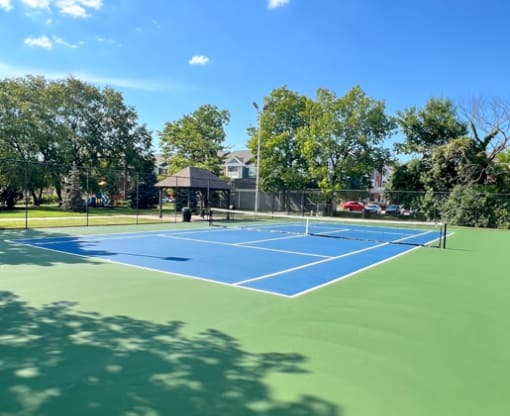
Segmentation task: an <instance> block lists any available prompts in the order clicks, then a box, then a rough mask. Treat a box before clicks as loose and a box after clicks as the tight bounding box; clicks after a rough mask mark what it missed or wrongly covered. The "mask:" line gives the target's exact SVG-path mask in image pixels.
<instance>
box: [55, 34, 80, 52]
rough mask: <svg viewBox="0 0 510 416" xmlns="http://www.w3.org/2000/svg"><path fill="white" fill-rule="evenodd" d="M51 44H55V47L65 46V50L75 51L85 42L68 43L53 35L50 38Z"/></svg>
mask: <svg viewBox="0 0 510 416" xmlns="http://www.w3.org/2000/svg"><path fill="white" fill-rule="evenodd" d="M52 39H53V42H55V44H56V45H60V46H65V47H66V48H71V49H76V48H77V47H79V46H82V45H84V43H85V42H83V41H80V42H78V43H69V42H66V41H65V40H64V39H62V38H59V37H58V36H55V35H53V36H52Z"/></svg>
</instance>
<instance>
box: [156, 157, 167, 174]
mask: <svg viewBox="0 0 510 416" xmlns="http://www.w3.org/2000/svg"><path fill="white" fill-rule="evenodd" d="M155 156H156V167H155V168H154V173H155V174H156V176H161V175H168V162H167V161H166V160H164V159H163V156H161V155H155Z"/></svg>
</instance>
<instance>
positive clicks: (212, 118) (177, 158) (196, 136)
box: [159, 104, 230, 175]
mask: <svg viewBox="0 0 510 416" xmlns="http://www.w3.org/2000/svg"><path fill="white" fill-rule="evenodd" d="M229 121H230V113H229V112H228V111H227V110H219V109H218V108H217V107H216V106H213V105H209V104H208V105H203V106H201V107H199V108H198V109H197V110H195V111H194V112H193V113H191V114H188V115H185V116H184V117H182V118H181V119H179V120H177V121H174V122H167V123H166V124H165V127H164V128H163V131H162V132H160V133H159V137H160V142H161V150H162V153H163V157H164V159H165V160H166V161H167V162H168V171H169V173H170V174H174V173H176V172H178V171H179V170H181V169H183V168H185V167H188V166H196V167H200V168H204V169H207V170H209V171H210V172H213V173H214V174H216V175H218V174H219V173H220V170H221V164H222V163H221V162H222V156H221V154H222V153H223V152H224V150H225V146H224V144H223V142H224V141H225V136H226V134H225V126H226V125H227V124H228V122H229Z"/></svg>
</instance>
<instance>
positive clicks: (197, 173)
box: [154, 166, 230, 190]
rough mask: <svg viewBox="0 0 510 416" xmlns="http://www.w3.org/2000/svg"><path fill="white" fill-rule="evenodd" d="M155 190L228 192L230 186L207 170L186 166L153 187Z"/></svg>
mask: <svg viewBox="0 0 510 416" xmlns="http://www.w3.org/2000/svg"><path fill="white" fill-rule="evenodd" d="M154 186H155V187H156V188H196V189H205V188H209V189H220V190H229V189H230V185H229V184H228V183H227V182H225V181H224V180H222V179H220V178H218V177H217V176H216V175H213V174H212V173H211V172H209V171H208V170H207V169H202V168H196V167H193V166H188V167H187V168H184V169H182V170H180V171H179V172H177V173H176V174H175V175H172V176H169V177H168V178H165V179H163V180H161V181H159V182H158V183H156V184H155V185H154Z"/></svg>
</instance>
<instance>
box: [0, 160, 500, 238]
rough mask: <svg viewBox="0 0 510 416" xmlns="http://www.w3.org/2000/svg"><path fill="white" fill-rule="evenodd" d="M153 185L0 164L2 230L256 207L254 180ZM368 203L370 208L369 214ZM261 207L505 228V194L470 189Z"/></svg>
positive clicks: (125, 177) (286, 199) (141, 176)
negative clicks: (353, 205)
mask: <svg viewBox="0 0 510 416" xmlns="http://www.w3.org/2000/svg"><path fill="white" fill-rule="evenodd" d="M155 182H156V175H155V173H152V172H149V173H147V172H145V173H144V172H137V171H135V170H132V169H102V168H100V167H93V168H90V167H89V168H83V167H77V166H72V165H66V164H50V163H42V162H26V161H19V160H12V159H2V158H0V228H35V227H54V226H59V225H72V226H91V225H113V224H140V223H144V224H145V223H161V222H180V221H182V220H183V209H184V208H186V209H187V210H189V211H190V212H191V213H192V214H193V215H196V216H197V217H196V218H197V219H205V216H206V214H207V209H208V208H210V207H217V208H231V209H239V210H254V209H255V201H256V198H255V192H256V191H255V183H254V182H253V183H252V182H249V183H248V182H246V183H243V182H236V181H233V182H232V183H230V184H229V183H226V182H225V181H222V180H220V179H212V178H211V177H195V178H189V177H176V176H172V177H169V178H166V179H165V180H163V181H162V182H161V183H163V185H161V183H160V184H159V185H158V187H155V186H154V185H155ZM348 201H355V202H359V203H361V204H362V205H360V206H361V209H352V208H351V209H349V208H347V206H346V202H348ZM371 203H374V204H377V205H376V208H375V210H368V209H366V208H367V205H369V204H371ZM258 205H259V206H258V210H259V211H262V212H285V213H292V214H299V215H311V216H320V215H332V216H343V217H364V218H374V217H377V218H388V219H399V220H407V219H409V220H419V221H443V222H448V223H449V224H452V225H465V226H479V227H494V228H496V227H497V228H510V194H503V193H500V194H497V193H489V192H484V191H480V190H477V189H475V188H465V189H461V190H457V189H454V190H453V191H452V192H451V193H432V192H413V191H380V192H377V193H376V192H371V191H370V190H362V189H351V190H341V191H336V192H330V193H324V192H321V191H320V190H318V189H306V190H275V191H273V192H259V197H258ZM363 207H365V209H363ZM377 207H379V208H377ZM199 217H200V218H199Z"/></svg>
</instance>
